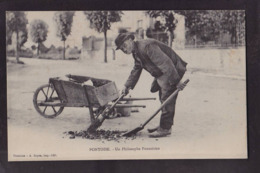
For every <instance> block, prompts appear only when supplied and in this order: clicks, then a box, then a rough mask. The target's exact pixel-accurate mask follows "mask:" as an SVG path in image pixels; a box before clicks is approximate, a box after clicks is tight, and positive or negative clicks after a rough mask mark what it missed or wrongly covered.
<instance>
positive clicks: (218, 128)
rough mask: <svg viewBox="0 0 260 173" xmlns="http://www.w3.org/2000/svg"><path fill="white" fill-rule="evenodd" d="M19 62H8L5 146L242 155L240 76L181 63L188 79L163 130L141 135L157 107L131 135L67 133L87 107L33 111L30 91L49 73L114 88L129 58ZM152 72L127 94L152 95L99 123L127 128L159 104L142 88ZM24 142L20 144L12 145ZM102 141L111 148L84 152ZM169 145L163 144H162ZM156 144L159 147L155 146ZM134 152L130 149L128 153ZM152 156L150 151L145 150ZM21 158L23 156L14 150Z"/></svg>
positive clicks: (67, 153)
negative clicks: (107, 137)
mask: <svg viewBox="0 0 260 173" xmlns="http://www.w3.org/2000/svg"><path fill="white" fill-rule="evenodd" d="M21 60H22V61H24V62H25V65H17V64H12V63H8V65H7V88H8V90H7V95H8V149H9V157H11V156H13V154H30V153H34V154H35V153H45V154H51V153H54V154H57V156H55V157H52V158H27V159H28V160H30V159H39V160H44V159H46V160H50V159H51V160H55V159H58V160H60V159H61V160H66V159H71V160H78V159H87V158H88V159H109V158H110V159H113V158H115V157H120V158H122V159H125V158H129V157H133V155H135V157H134V159H138V158H147V159H149V158H150V159H156V158H158V159H159V158H161V157H162V156H164V157H165V158H237V157H247V151H246V149H247V144H246V133H247V132H246V82H245V80H243V79H241V78H232V77H223V76H216V75H214V74H213V75H212V74H207V73H203V72H192V71H191V70H188V72H187V74H186V75H185V77H184V78H185V79H186V78H189V79H190V83H189V84H188V85H187V87H186V88H185V89H184V91H182V92H181V93H180V94H179V96H178V99H177V106H176V115H175V122H174V123H175V125H174V126H173V133H172V135H171V136H170V137H166V138H160V139H151V138H148V133H147V131H146V128H148V127H153V126H157V125H158V123H159V117H160V116H159V115H158V116H157V117H156V118H155V119H153V120H152V121H151V122H150V123H149V124H148V125H147V127H146V128H145V129H144V130H143V131H141V132H140V133H139V134H138V135H137V137H136V139H134V140H124V139H122V141H120V142H119V143H117V142H114V141H99V140H96V141H95V140H94V141H93V140H87V139H81V138H76V139H69V138H68V136H65V135H64V134H63V132H65V131H69V130H72V131H75V130H84V129H86V128H87V127H88V125H89V123H90V117H89V112H88V109H86V108H65V109H64V111H63V112H62V113H61V115H59V116H58V117H56V118H55V119H46V118H43V117H41V116H40V115H39V114H38V113H37V112H36V111H35V109H34V107H33V102H32V101H33V93H34V91H35V90H36V89H37V88H38V87H39V86H41V85H43V84H46V83H48V79H49V78H50V77H58V76H59V77H63V76H65V75H66V74H75V75H84V76H92V77H96V78H103V79H104V78H105V79H110V80H112V81H115V82H116V85H117V87H118V89H121V88H122V86H123V84H124V82H125V80H126V79H127V77H128V75H129V73H130V71H131V67H132V59H130V58H128V59H127V58H126V59H123V60H122V59H121V60H116V61H112V60H110V62H109V63H108V64H105V63H102V62H101V61H102V60H95V59H87V60H78V61H53V60H40V59H26V58H21ZM152 80H153V78H152V77H151V76H150V75H149V74H148V73H147V72H145V71H143V73H142V76H141V78H140V80H139V83H138V84H137V86H136V88H135V90H134V91H131V93H130V94H131V96H132V97H156V98H157V100H156V101H145V102H144V101H140V102H135V103H136V104H138V103H140V104H146V105H147V107H146V108H144V109H143V108H140V109H139V112H138V113H132V115H131V116H130V117H125V118H117V119H112V120H106V121H105V122H104V124H103V125H102V127H101V128H103V129H110V130H131V129H132V128H135V127H136V126H138V125H140V124H141V123H142V122H144V121H145V120H146V119H148V118H149V116H151V115H152V113H153V112H154V111H155V110H156V109H157V108H158V107H159V105H160V104H159V100H158V96H157V93H155V94H153V93H150V91H149V90H150V85H151V82H152ZM17 144H24V145H17ZM97 146H100V147H101V146H102V147H110V149H111V150H112V151H110V152H107V153H104V152H102V153H101V152H94V153H93V152H92V153H90V152H89V148H91V147H97ZM116 146H118V147H122V146H123V147H159V148H160V151H155V150H153V151H149V152H148V151H143V152H142V154H139V155H138V154H136V152H138V151H135V152H127V154H123V153H122V152H114V150H113V149H114V148H115V147H116ZM169 151H170V152H169ZM158 152H159V153H158ZM136 155H138V156H136ZM151 157H152V158H151ZM15 159H18V160H19V159H23V158H15Z"/></svg>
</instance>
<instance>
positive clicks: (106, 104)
mask: <svg viewBox="0 0 260 173" xmlns="http://www.w3.org/2000/svg"><path fill="white" fill-rule="evenodd" d="M66 77H67V79H68V80H64V79H61V78H59V77H55V78H50V79H49V83H48V84H45V85H42V86H40V87H39V88H37V89H36V91H35V93H34V96H33V104H34V107H35V109H36V111H37V112H38V113H39V114H40V115H41V116H43V117H45V118H55V117H57V116H58V115H60V114H61V113H62V111H63V110H64V108H65V107H86V108H88V109H89V114H90V119H91V123H93V122H94V121H95V120H96V119H97V117H99V115H100V114H102V113H104V111H107V110H108V109H109V112H110V113H111V114H112V113H114V112H115V109H122V108H127V109H129V108H133V107H136V108H137V107H141V108H145V107H146V106H145V105H137V104H133V103H132V102H133V101H138V100H155V98H123V97H121V98H120V99H119V100H118V102H117V104H116V105H114V106H113V108H111V105H113V104H114V103H115V100H117V99H118V98H119V97H120V94H119V91H118V89H117V87H116V84H115V82H112V81H110V80H106V79H97V78H93V77H88V76H78V75H70V74H69V75H66ZM90 83H91V84H90ZM110 108H111V109H113V110H110Z"/></svg>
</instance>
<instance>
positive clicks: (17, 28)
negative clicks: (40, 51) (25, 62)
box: [6, 11, 28, 63]
mask: <svg viewBox="0 0 260 173" xmlns="http://www.w3.org/2000/svg"><path fill="white" fill-rule="evenodd" d="M27 24H28V20H27V18H26V14H25V12H23V11H7V12H6V38H7V43H10V42H11V41H10V39H11V37H12V34H13V33H15V34H16V61H17V63H22V62H21V61H20V60H19V51H20V47H21V45H23V44H24V43H25V42H26V41H27V28H26V25H27ZM21 33H22V34H21ZM19 34H20V35H23V36H22V37H21V38H22V39H19Z"/></svg>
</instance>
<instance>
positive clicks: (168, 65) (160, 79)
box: [115, 33, 187, 137]
mask: <svg viewBox="0 0 260 173" xmlns="http://www.w3.org/2000/svg"><path fill="white" fill-rule="evenodd" d="M134 39H135V36H134V35H132V34H130V33H121V34H119V35H118V36H117V38H116V40H115V44H116V46H117V48H116V50H118V49H121V50H122V51H123V52H124V53H125V54H132V55H133V58H134V60H135V65H134V67H133V69H132V71H131V74H130V76H129V77H128V80H127V81H126V83H125V87H124V88H123V89H122V93H123V94H125V95H127V94H128V92H129V90H130V89H134V87H135V85H136V83H137V81H138V79H139V77H140V75H141V72H142V69H145V70H147V71H148V72H149V73H150V74H151V75H152V76H153V77H154V81H153V83H152V87H151V92H157V91H159V97H160V101H161V103H163V102H164V101H165V100H166V99H167V98H168V97H169V96H170V95H171V94H172V93H173V92H174V91H175V90H176V88H179V89H180V90H182V89H183V88H184V87H185V84H184V83H183V82H181V79H182V77H183V75H184V73H185V71H186V65H187V63H186V62H184V61H183V60H182V59H181V58H180V57H179V56H178V55H177V54H176V53H175V52H174V51H173V50H172V49H171V48H170V47H168V46H167V45H165V44H164V43H162V42H159V41H157V40H154V39H146V40H139V41H134ZM176 99H177V96H176V97H175V98H174V99H172V100H171V101H170V102H169V103H168V104H166V106H165V107H164V108H162V112H161V119H160V125H159V126H158V127H156V128H153V129H148V132H149V133H151V134H150V135H149V136H150V137H164V136H167V135H170V134H171V127H172V125H173V117H174V113H175V103H176Z"/></svg>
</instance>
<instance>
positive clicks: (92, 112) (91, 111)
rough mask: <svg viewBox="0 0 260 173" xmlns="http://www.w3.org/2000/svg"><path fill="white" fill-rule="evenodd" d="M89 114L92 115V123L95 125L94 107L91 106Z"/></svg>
mask: <svg viewBox="0 0 260 173" xmlns="http://www.w3.org/2000/svg"><path fill="white" fill-rule="evenodd" d="M89 114H90V120H91V123H93V122H94V121H95V116H94V111H93V107H92V106H89Z"/></svg>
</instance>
